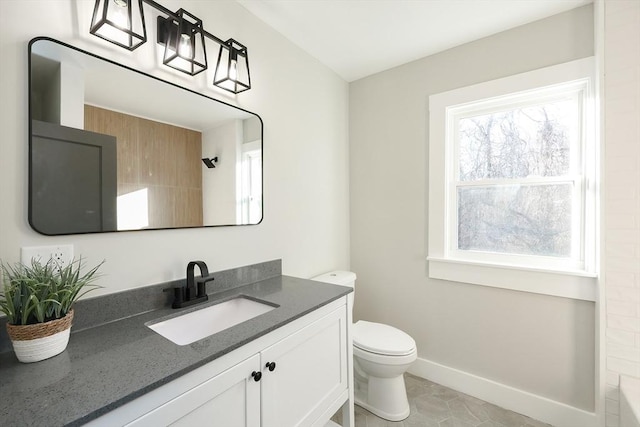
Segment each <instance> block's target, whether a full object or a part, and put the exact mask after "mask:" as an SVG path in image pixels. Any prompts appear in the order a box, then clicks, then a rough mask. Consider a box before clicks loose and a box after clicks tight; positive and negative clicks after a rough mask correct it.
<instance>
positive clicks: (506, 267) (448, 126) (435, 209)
mask: <svg viewBox="0 0 640 427" xmlns="http://www.w3.org/2000/svg"><path fill="white" fill-rule="evenodd" d="M594 70H595V62H594V58H593V57H590V58H584V59H580V60H576V61H572V62H568V63H564V64H560V65H555V66H551V67H546V68H542V69H538V70H534V71H530V72H526V73H522V74H517V75H514V76H509V77H505V78H501V79H497V80H492V81H489V82H485V83H480V84H476V85H473V86H468V87H463V88H460V89H455V90H452V91H448V92H443V93H439V94H435V95H431V96H430V97H429V186H428V188H429V208H428V212H429V219H428V231H429V234H428V257H427V260H428V262H429V269H428V271H429V277H431V278H436V279H444V280H452V281H459V282H465V283H473V284H479V285H485V286H494V287H500V288H508V289H515V290H520V291H527V292H535V293H542V294H548V295H556V296H563V297H570V298H577V299H584V300H590V301H593V300H595V295H596V292H595V284H596V280H595V278H596V277H597V270H596V266H597V263H596V257H597V250H596V246H595V242H597V241H598V240H597V233H598V230H597V207H598V199H597V178H598V170H597V167H596V165H597V160H598V146H597V144H596V139H595V136H596V135H595V118H596V113H595V102H594V96H595V95H594V72H595V71H594ZM568 95H571V96H576V97H578V98H579V99H580V102H579V106H580V109H581V118H580V119H581V123H580V126H579V127H580V130H579V133H580V135H578V138H579V141H578V142H577V143H575V144H574V145H575V147H574V145H572V146H571V148H572V149H574V148H577V149H579V151H580V152H579V154H578V156H576V157H579V158H578V160H577V163H576V164H574V163H573V158H574V156H573V155H572V164H571V168H570V171H569V173H568V174H567V175H564V176H562V177H554V178H524V179H522V180H521V181H522V182H529V183H540V182H543V181H545V182H553V181H555V182H571V183H572V184H574V190H573V192H574V193H573V194H574V196H573V203H574V205H573V212H574V215H576V218H575V219H578V221H577V223H575V221H573V220H572V224H573V227H574V230H573V231H572V236H573V238H574V240H576V241H575V242H572V258H571V260H570V261H569V260H567V259H566V258H563V259H559V258H557V257H544V256H536V255H533V256H532V255H516V254H497V253H490V252H482V251H470V250H460V249H457V229H458V221H457V215H458V209H457V190H458V185H457V184H458V183H459V179H458V176H459V173H458V167H459V165H458V152H457V150H458V148H459V144H457V143H451V141H452V138H455V137H456V135H457V133H456V130H457V129H456V127H457V123H458V120H459V119H460V118H463V117H465V116H473V115H478V114H483V113H484V112H491V111H504V109H505V107H506V108H517V106H519V105H529V104H531V103H532V102H542V101H545V100H546V101H550V100H553V99H558V98H562V97H565V98H566V96H568ZM492 181H494V183H493V184H495V181H505V183H507V181H510V182H513V180H510V179H507V180H500V179H498V180H492ZM466 185H469V183H468V182H467V184H465V186H466ZM472 185H479V184H478V183H473V184H472ZM576 195H579V197H576ZM577 240H579V242H578V241H577Z"/></svg>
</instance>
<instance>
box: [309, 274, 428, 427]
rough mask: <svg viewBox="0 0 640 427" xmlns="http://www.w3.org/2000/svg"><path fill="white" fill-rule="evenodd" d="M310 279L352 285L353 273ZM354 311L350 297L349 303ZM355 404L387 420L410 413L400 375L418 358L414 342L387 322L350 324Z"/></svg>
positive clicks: (400, 418) (362, 321)
mask: <svg viewBox="0 0 640 427" xmlns="http://www.w3.org/2000/svg"><path fill="white" fill-rule="evenodd" d="M312 280H316V281H319V282H325V283H332V284H334V285H341V286H350V287H353V288H354V292H355V282H356V275H355V273H352V272H350V271H332V272H329V273H325V274H322V275H320V276H316V277H313V278H312ZM350 305H351V307H350V308H351V309H352V310H353V300H352V299H351V302H350ZM352 335H353V359H354V363H353V366H354V371H355V381H354V383H355V403H356V404H357V405H358V406H361V407H363V408H364V409H366V410H368V411H370V412H372V413H374V414H376V415H377V416H379V417H381V418H384V419H387V420H390V421H401V420H404V419H405V418H407V417H408V416H409V413H410V410H409V401H408V400H407V391H406V388H405V384H404V377H403V374H404V373H405V372H406V370H407V369H409V366H411V364H412V363H413V362H414V361H415V360H416V358H417V357H418V352H417V349H416V342H415V341H414V340H413V338H411V337H410V336H409V335H407V334H406V333H405V332H403V331H401V330H399V329H396V328H394V327H392V326H389V325H383V324H381V323H373V322H366V321H364V320H360V321H358V322H356V323H354V324H353V328H352Z"/></svg>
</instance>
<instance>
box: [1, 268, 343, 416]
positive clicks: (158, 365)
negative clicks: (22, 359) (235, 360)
mask: <svg viewBox="0 0 640 427" xmlns="http://www.w3.org/2000/svg"><path fill="white" fill-rule="evenodd" d="M351 291H352V290H351V289H350V288H346V287H342V286H335V285H330V284H326V283H320V282H314V281H311V280H305V279H298V278H294V277H289V276H276V277H272V278H268V279H265V280H261V281H258V282H255V283H251V284H248V285H243V286H241V287H237V288H233V289H229V290H226V291H223V292H218V293H215V294H214V295H211V294H210V301H208V302H206V303H203V304H200V305H197V306H194V307H188V308H186V309H182V310H180V311H192V310H193V309H198V308H202V307H205V306H207V305H211V304H214V303H216V302H219V301H220V300H226V299H229V298H232V297H234V296H237V295H246V296H249V297H254V298H258V299H261V300H265V301H268V302H271V303H273V304H277V305H278V306H279V307H278V308H276V309H274V310H272V311H270V312H268V313H265V314H263V315H260V316H258V317H256V318H254V319H251V320H249V321H247V322H244V323H241V324H239V325H236V326H233V327H231V328H229V329H227V330H224V331H222V332H219V333H217V334H215V335H213V336H211V337H208V338H204V339H202V340H200V341H196V342H194V343H192V344H189V345H185V346H179V345H177V344H174V343H173V342H171V341H169V340H167V339H166V338H164V337H162V336H160V335H159V334H157V333H155V332H154V331H152V330H151V329H149V328H148V327H146V326H145V323H146V322H149V321H152V320H156V319H159V318H163V317H166V316H170V315H175V314H176V313H178V312H179V310H172V309H171V308H161V309H157V310H153V311H149V312H145V313H141V314H137V315H133V316H131V317H128V318H125V319H120V320H117V321H112V322H109V323H105V324H101V325H98V326H93V327H90V328H87V329H84V330H81V331H78V332H73V333H72V334H71V339H70V341H69V346H68V347H67V349H66V350H65V351H64V352H63V353H61V354H60V355H58V356H55V357H53V358H51V359H48V360H44V361H41V362H37V363H31V364H22V363H19V362H18V361H17V359H16V357H15V355H14V354H13V352H4V353H0V424H1V425H2V426H5V427H9V426H61V425H82V424H83V423H85V422H88V421H90V420H92V419H95V418H97V417H99V416H100V415H102V414H104V413H106V412H108V411H111V410H113V409H115V408H117V407H119V406H121V405H123V404H125V403H127V402H129V401H131V400H133V399H135V398H136V397H139V396H141V395H143V394H145V393H147V392H149V391H151V390H153V389H154V388H157V387H159V386H161V385H163V384H166V383H168V382H169V381H171V380H173V379H175V378H177V377H179V376H181V375H184V374H185V373H187V372H189V371H191V370H193V369H195V368H198V367H200V366H202V365H204V364H206V363H208V362H210V361H212V360H214V359H216V358H218V357H220V356H222V355H224V354H226V353H228V352H230V351H232V350H234V349H236V348H238V347H240V346H242V345H244V344H246V343H248V342H251V341H252V340H254V339H256V338H258V337H260V336H262V335H265V334H267V333H268V332H270V331H272V330H274V329H277V328H278V327H280V326H283V325H285V324H287V323H289V322H291V321H293V320H295V319H297V318H299V317H301V316H303V315H305V314H307V313H310V312H311V311H313V310H315V309H317V308H319V307H321V306H323V305H326V304H328V303H329V302H331V301H334V300H336V299H338V298H340V297H342V296H344V295H347V294H348V293H350V292H351Z"/></svg>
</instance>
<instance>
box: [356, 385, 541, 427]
mask: <svg viewBox="0 0 640 427" xmlns="http://www.w3.org/2000/svg"><path fill="white" fill-rule="evenodd" d="M405 383H406V386H407V395H408V397H409V404H410V405H411V415H409V418H407V419H405V420H404V421H399V422H391V421H386V420H383V419H381V418H378V417H376V416H375V415H373V414H372V413H370V412H369V411H366V410H364V409H362V408H360V407H359V406H356V409H355V412H356V427H552V426H550V425H549V424H544V423H542V422H540V421H536V420H534V419H532V418H529V417H526V416H524V415H520V414H517V413H515V412H511V411H507V410H506V409H502V408H500V407H498V406H495V405H492V404H491V403H487V402H484V401H482V400H480V399H476V398H475V397H471V396H468V395H466V394H464V393H459V392H457V391H455V390H451V389H450V388H447V387H444V386H441V385H439V384H436V383H433V382H431V381H428V380H425V379H422V378H419V377H416V376H413V375H410V374H406V375H405Z"/></svg>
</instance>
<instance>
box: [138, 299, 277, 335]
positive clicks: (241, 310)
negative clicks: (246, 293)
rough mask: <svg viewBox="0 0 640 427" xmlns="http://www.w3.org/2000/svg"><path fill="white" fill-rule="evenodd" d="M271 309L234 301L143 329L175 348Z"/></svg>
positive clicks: (270, 307)
mask: <svg viewBox="0 0 640 427" xmlns="http://www.w3.org/2000/svg"><path fill="white" fill-rule="evenodd" d="M274 308H276V306H274V305H271V304H268V303H263V302H259V301H255V300H252V299H249V298H246V297H237V298H234V299H231V300H229V301H225V302H221V303H219V304H215V305H212V306H209V307H206V308H202V309H200V310H197V311H192V312H190V313H187V314H183V315H182V316H178V317H174V318H172V319H168V320H163V321H161V322H157V323H153V324H151V323H147V324H146V326H147V327H149V328H151V329H153V330H154V331H156V332H157V333H159V334H160V335H162V336H163V337H165V338H167V339H168V340H171V341H173V342H174V343H176V344H178V345H187V344H191V343H192V342H195V341H198V340H200V339H202V338H205V337H208V336H210V335H213V334H215V333H218V332H220V331H223V330H225V329H227V328H230V327H232V326H234V325H237V324H239V323H242V322H245V321H247V320H249V319H253V318H254V317H256V316H259V315H261V314H264V313H267V312H269V311H271V310H273V309H274Z"/></svg>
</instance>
